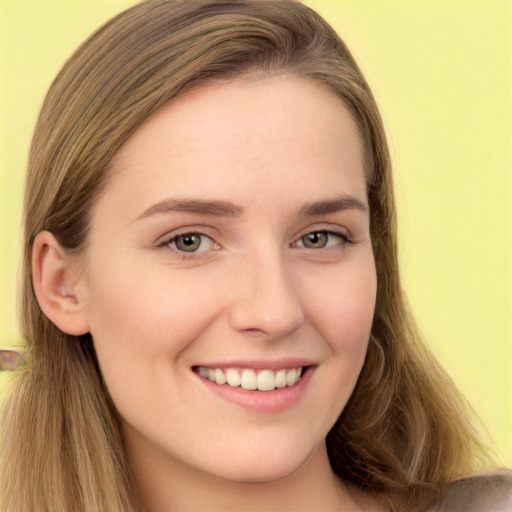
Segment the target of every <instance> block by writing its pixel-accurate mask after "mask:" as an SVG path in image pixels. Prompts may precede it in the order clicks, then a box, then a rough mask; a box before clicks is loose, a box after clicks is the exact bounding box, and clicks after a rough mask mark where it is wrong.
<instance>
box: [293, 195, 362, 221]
mask: <svg viewBox="0 0 512 512" xmlns="http://www.w3.org/2000/svg"><path fill="white" fill-rule="evenodd" d="M344 210H360V211H362V212H367V211H368V207H367V206H366V205H365V204H364V203H363V202H362V201H360V200H359V199H357V198H355V197H353V196H348V195H344V196H339V197H335V198H334V199H325V200H323V201H314V202H312V203H306V204H305V205H303V206H302V207H301V208H300V210H299V215H300V216H302V217H313V216H315V215H327V214H329V213H336V212H340V211H344Z"/></svg>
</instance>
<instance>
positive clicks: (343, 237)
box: [157, 229, 355, 260]
mask: <svg viewBox="0 0 512 512" xmlns="http://www.w3.org/2000/svg"><path fill="white" fill-rule="evenodd" d="M310 235H327V236H328V237H335V238H338V239H339V240H340V243H339V244H336V247H338V245H339V246H341V248H343V247H344V246H346V245H353V244H354V243H355V242H354V240H353V239H352V238H351V237H350V236H349V235H348V234H347V233H345V232H342V231H334V230H328V229H318V230H313V231H308V232H307V233H305V234H304V235H302V236H300V237H299V238H298V239H297V241H295V242H293V243H292V244H291V246H292V247H298V244H299V243H300V242H301V241H302V243H304V242H303V240H304V239H305V238H306V237H307V236H310ZM187 236H198V237H200V238H201V239H202V241H201V243H200V244H199V246H198V248H200V247H201V245H202V244H203V239H204V238H207V239H208V240H210V241H211V243H212V244H213V245H214V246H216V247H215V248H216V249H218V248H220V245H219V244H218V243H217V242H215V240H214V239H213V238H212V237H211V236H209V235H207V234H206V233H202V232H201V231H186V232H184V233H178V234H176V235H173V236H172V237H171V238H166V239H164V240H163V241H161V242H160V243H159V244H158V246H157V247H159V248H168V249H171V250H172V251H173V252H175V254H176V256H177V257H179V258H181V259H184V260H185V259H190V258H197V257H198V254H200V253H201V252H203V251H197V250H195V251H182V250H180V249H178V248H177V247H176V241H177V240H178V239H180V238H181V239H183V238H185V237H187ZM328 243H329V240H328V241H327V244H328ZM171 244H174V245H175V247H174V248H172V247H171V246H170V245H171ZM336 247H334V248H333V247H326V246H324V247H319V248H313V247H306V246H303V247H298V248H301V249H309V250H311V251H319V250H322V249H324V250H333V249H335V248H336Z"/></svg>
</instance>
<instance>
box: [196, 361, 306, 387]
mask: <svg viewBox="0 0 512 512" xmlns="http://www.w3.org/2000/svg"><path fill="white" fill-rule="evenodd" d="M197 373H198V374H199V375H200V376H201V377H203V378H204V379H207V380H209V381H211V382H215V383H216V384H219V385H220V386H230V387H232V388H241V389H244V390H246V391H256V390H258V391H274V390H276V389H281V388H285V387H292V386H294V385H295V384H297V383H298V382H299V380H300V378H301V375H302V367H298V368H283V369H279V370H271V369H261V370H254V369H252V368H245V369H244V368H225V369H221V368H207V367H205V366H199V367H197Z"/></svg>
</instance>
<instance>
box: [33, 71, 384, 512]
mask: <svg viewBox="0 0 512 512" xmlns="http://www.w3.org/2000/svg"><path fill="white" fill-rule="evenodd" d="M112 173H113V176H112V180H111V181H110V182H109V184H108V185H107V187H106V188H105V189H104V191H103V192H102V194H101V196H100V197H99V198H98V199H97V201H96V203H95V206H94V208H93V211H92V216H91V225H90V232H89V238H88V243H87V248H86V250H85V252H84V254H82V255H81V257H80V264H79V265H75V266H74V271H73V272H69V276H71V275H72V276H73V277H72V278H71V277H69V278H68V279H67V281H66V284H65V285H64V286H61V289H63V290H65V291H66V294H67V296H72V297H73V300H74V303H75V309H76V313H75V332H76V331H78V330H80V329H82V330H83V331H86V332H87V331H88V332H90V333H91V334H92V337H93V340H94V344H95V348H96V350H97V356H98V360H99V364H100V367H101V371H102V374H103V376H104V379H105V382H106V385H107V387H108V390H109V392H110V394H111V396H112V399H113V401H114V403H115V405H116V407H117V409H118V411H119V413H120V415H121V417H122V418H123V420H124V423H125V437H126V447H127V453H128V457H129V461H130V464H131V466H132V469H133V473H134V477H135V483H136V486H135V488H136V494H137V499H138V501H139V504H140V506H141V508H142V509H143V510H145V511H157V510H236V509H239V510H347V511H355V510H363V509H364V510H373V509H374V507H375V506H376V505H375V504H374V503H373V502H372V501H371V500H370V501H368V498H367V497H365V496H362V495H361V494H358V493H356V492H355V491H354V490H351V489H348V488H347V487H345V486H344V485H343V483H342V482H341V481H340V480H339V479H338V478H336V477H335V475H334V474H333V473H332V471H331V468H330V465H329V462H328V458H327V451H326V448H325V436H326V434H327V432H328V431H329V430H330V428H331V427H332V425H333V424H334V422H335V421H336V419H337V417H338V416H339V414H340V412H341V411H342V410H343V407H344V406H345V404H346V402H347V400H348V398H349V397H350V394H351V393H352V391H353V389H354V386H355V383H356V381H357V378H358V375H359V372H360V370H361V367H362V364H363V362H364V358H365V354H366V349H367V344H368V338H369V333H370V327H371V322H372V317H373V312H374V304H375V294H376V275H375V263H374V257H373V252H372V246H371V240H370V234H369V215H368V206H367V199H366V185H365V178H364V169H363V155H362V150H361V143H360V139H359V136H358V132H357V128H356V125H355V123H354V121H353V120H352V118H351V116H350V114H349V113H348V111H347V109H346V108H345V106H344V104H343V103H342V102H341V100H340V99H338V98H337V97H336V96H335V95H334V94H333V93H332V92H330V91H329V90H327V89H326V88H324V87H323V86H321V85H319V84H316V83H313V82H310V81H307V80H304V79H299V78H296V77H287V76H282V77H274V78H265V79H260V80H256V79H244V80H242V79H238V80H235V81H231V82H227V83H216V84H212V85H209V86H207V87H205V88H203V89H200V90H196V91H194V92H192V93H189V94H187V95H183V96H180V97H179V98H177V99H176V100H174V101H173V102H171V103H170V104H169V105H168V106H166V107H165V108H163V109H162V110H161V111H159V112H158V113H156V114H155V115H154V116H153V117H151V118H150V119H149V120H148V121H147V122H146V123H145V124H144V125H143V126H142V127H141V128H140V129H139V130H138V131H137V132H136V133H135V134H134V135H133V136H132V137H131V139H129V140H128V142H127V143H126V144H125V145H124V146H123V147H122V148H121V150H120V151H119V152H118V154H117V155H116V157H115V158H114V161H113V165H112ZM340 197H342V198H344V202H342V204H341V206H340V204H338V209H336V208H334V209H335V210H336V211H330V212H324V213H318V212H317V213H316V214H312V212H309V214H308V215H305V214H304V213H302V214H301V213H300V212H301V209H302V210H304V208H305V205H308V204H310V203H315V202H317V203H318V202H325V201H326V200H332V199H336V198H340ZM169 198H171V199H173V200H175V199H176V198H179V199H183V198H192V199H194V200H197V199H199V200H203V201H205V200H207V201H210V200H222V201H225V202H229V204H230V205H231V204H232V205H235V207H234V210H235V212H231V213H232V214H233V213H235V214H234V215H212V214H211V213H212V212H210V213H205V212H202V213H200V212H199V213H198V212H191V211H176V210H173V209H168V207H169V206H170V205H169V203H166V204H164V205H163V206H162V204H161V202H162V201H166V200H167V199H169ZM347 198H349V201H348V202H347ZM156 204H159V205H160V206H158V207H156V208H155V207H154V205H156ZM347 205H348V207H347ZM171 206H173V205H171ZM174 206H175V205H174ZM232 209H233V208H232ZM331 209H332V208H331ZM216 213H219V212H216ZM224 213H226V212H224ZM191 232H195V233H203V234H204V236H202V237H201V238H200V241H201V245H199V247H198V249H197V251H196V252H184V251H183V250H181V251H180V247H183V246H182V245H179V244H180V243H181V242H182V241H183V239H182V238H176V237H177V236H178V235H180V234H181V235H183V234H184V233H191ZM325 232H329V233H335V234H329V235H328V236H327V238H323V239H322V240H326V241H327V244H326V246H325V247H322V246H321V245H322V243H320V244H317V245H315V246H314V247H308V246H306V244H307V242H308V240H309V239H308V238H306V235H307V234H308V233H320V234H321V236H323V235H322V233H325ZM45 236H47V235H45ZM45 240H46V242H45ZM38 243H39V244H40V245H41V247H42V246H44V245H45V244H46V249H45V250H44V251H43V250H41V251H40V254H42V255H46V256H48V255H49V256H48V258H47V259H51V255H52V251H54V252H58V251H59V248H58V247H56V248H55V249H52V244H54V243H55V242H54V241H52V240H51V238H49V237H48V236H47V238H46V239H45V238H44V237H43V239H42V241H41V240H39V241H38ZM36 259H37V258H36ZM43 260H44V258H43ZM44 265H45V263H44V261H43V262H42V263H41V266H42V267H43V268H44ZM36 266H37V265H36ZM64 267H65V265H64ZM62 274H63V275H65V272H63V273H62ZM36 275H37V272H36ZM63 295H64V294H63ZM77 318H78V320H77ZM76 326H78V327H76ZM80 326H81V327H80ZM289 358H297V359H300V360H307V361H308V362H310V363H311V364H312V366H313V370H312V371H311V375H310V378H309V381H308V382H307V385H306V386H305V389H304V391H303V393H302V394H301V396H300V398H299V399H298V401H296V402H294V403H293V404H292V405H291V406H289V407H286V408H284V410H279V411H277V412H273V413H268V412H260V411H254V410H251V409H248V408H246V407H243V406H241V405H239V404H234V403H232V402H230V401H227V400H225V399H224V398H223V397H220V396H218V395H217V394H216V393H213V392H212V391H211V389H210V388H209V387H208V386H207V385H205V381H204V380H203V379H201V378H200V377H199V376H198V375H197V373H195V372H194V371H193V368H194V367H195V366H197V365H200V364H201V365H208V363H213V362H219V361H220V362H229V361H235V360H236V361H238V360H243V361H259V362H261V361H263V362H267V361H270V362H275V361H283V360H285V359H289ZM270 393H272V392H269V394H270Z"/></svg>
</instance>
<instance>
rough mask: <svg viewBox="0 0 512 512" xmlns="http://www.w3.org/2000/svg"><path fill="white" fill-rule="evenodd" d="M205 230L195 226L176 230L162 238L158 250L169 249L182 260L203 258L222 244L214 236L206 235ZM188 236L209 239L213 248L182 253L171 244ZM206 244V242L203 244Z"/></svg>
mask: <svg viewBox="0 0 512 512" xmlns="http://www.w3.org/2000/svg"><path fill="white" fill-rule="evenodd" d="M205 231H207V230H205V229H204V228H200V227H194V226H186V227H183V228H179V229H176V230H174V231H171V232H169V233H166V234H165V235H163V236H161V237H160V238H159V239H158V240H157V241H156V242H155V246H156V247H157V248H158V249H167V250H169V251H170V252H172V254H173V256H174V257H178V258H181V259H190V258H200V257H201V256H205V255H207V254H208V253H210V252H211V251H213V250H217V249H219V248H220V247H221V246H220V244H219V243H218V242H217V241H216V240H215V239H214V238H213V236H212V235H211V234H209V233H206V232H205ZM186 235H196V236H200V237H201V238H207V239H208V240H209V241H210V242H211V244H212V246H213V247H211V248H208V249H205V250H200V249H199V250H197V251H190V252H187V251H181V250H179V249H178V248H173V247H171V246H170V244H171V243H172V242H173V241H174V240H175V239H176V238H178V237H181V236H186ZM202 243H204V242H202Z"/></svg>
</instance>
